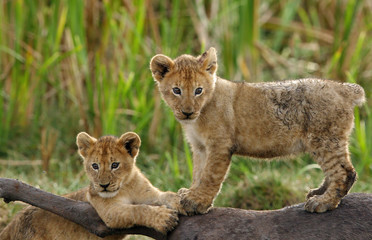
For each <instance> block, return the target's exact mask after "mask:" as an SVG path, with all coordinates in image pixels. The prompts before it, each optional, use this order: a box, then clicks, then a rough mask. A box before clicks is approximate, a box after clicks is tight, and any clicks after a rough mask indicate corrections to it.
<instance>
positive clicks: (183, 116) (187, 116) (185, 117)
mask: <svg viewBox="0 0 372 240" xmlns="http://www.w3.org/2000/svg"><path fill="white" fill-rule="evenodd" d="M175 117H176V118H177V119H178V120H180V121H193V120H195V119H197V118H198V117H199V114H198V113H196V112H192V113H185V112H181V113H179V114H175Z"/></svg>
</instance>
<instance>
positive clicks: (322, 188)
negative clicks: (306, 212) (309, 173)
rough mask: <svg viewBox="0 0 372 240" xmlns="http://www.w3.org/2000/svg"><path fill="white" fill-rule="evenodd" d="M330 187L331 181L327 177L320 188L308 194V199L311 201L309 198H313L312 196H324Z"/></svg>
mask: <svg viewBox="0 0 372 240" xmlns="http://www.w3.org/2000/svg"><path fill="white" fill-rule="evenodd" d="M328 186H329V179H328V177H325V178H324V180H323V182H322V184H321V185H320V186H319V187H318V188H315V189H311V190H310V191H309V192H308V193H307V195H306V199H309V198H311V197H312V196H315V195H322V194H323V193H324V192H325V191H326V190H327V188H328Z"/></svg>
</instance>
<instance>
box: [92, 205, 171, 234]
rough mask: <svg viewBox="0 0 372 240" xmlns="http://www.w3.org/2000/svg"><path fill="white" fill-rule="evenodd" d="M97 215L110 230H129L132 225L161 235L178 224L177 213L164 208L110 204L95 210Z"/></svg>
mask: <svg viewBox="0 0 372 240" xmlns="http://www.w3.org/2000/svg"><path fill="white" fill-rule="evenodd" d="M91 204H92V205H93V207H94V208H95V209H96V210H97V213H98V215H99V216H100V217H101V218H102V220H103V221H104V222H105V224H106V225H107V226H108V227H110V228H130V227H133V226H134V225H140V226H146V227H150V228H153V229H155V230H157V231H158V232H161V233H164V234H165V233H166V232H168V231H170V230H172V229H173V228H174V227H175V226H176V225H177V224H178V216H177V211H175V210H173V209H169V208H167V207H166V206H151V205H144V204H142V205H129V204H119V203H115V204H111V205H106V206H107V207H105V208H102V207H101V208H96V207H95V206H94V205H95V204H94V203H93V202H92V201H91Z"/></svg>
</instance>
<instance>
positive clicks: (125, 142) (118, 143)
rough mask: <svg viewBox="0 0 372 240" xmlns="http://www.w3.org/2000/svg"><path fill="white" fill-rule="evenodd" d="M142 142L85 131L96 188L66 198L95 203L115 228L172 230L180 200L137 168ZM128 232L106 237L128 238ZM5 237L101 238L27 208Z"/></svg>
mask: <svg viewBox="0 0 372 240" xmlns="http://www.w3.org/2000/svg"><path fill="white" fill-rule="evenodd" d="M140 144H141V141H140V138H139V136H138V135H137V134H135V133H133V132H128V133H125V134H123V135H122V136H121V137H120V138H116V137H112V136H105V137H101V138H99V139H98V140H97V139H95V138H93V137H91V136H89V135H88V134H87V133H84V132H82V133H79V135H78V136H77V145H78V147H79V154H80V155H81V157H82V158H83V159H84V167H85V171H86V173H87V175H88V178H89V180H90V186H89V187H87V188H84V189H81V190H80V191H78V192H76V193H71V194H69V195H67V196H66V197H68V198H71V199H75V200H79V201H87V202H89V203H90V204H91V205H92V206H93V207H94V208H95V210H96V211H97V213H98V215H99V216H100V217H101V218H102V220H103V221H104V222H105V224H106V225H107V226H108V227H110V228H130V227H132V226H134V225H141V226H147V227H150V228H154V229H155V230H157V231H159V232H162V233H166V232H167V231H169V230H171V229H173V228H174V227H175V226H176V225H177V222H178V216H177V210H178V209H180V199H179V197H178V196H177V194H176V193H172V192H161V191H159V190H158V189H157V188H155V187H154V186H152V185H151V183H150V182H149V180H147V178H146V177H145V176H144V175H143V174H142V173H141V172H140V170H139V169H138V168H137V167H136V166H135V159H136V157H137V154H138V151H139V147H140ZM123 237H124V236H123V235H113V236H108V237H106V238H105V239H122V238H123ZM0 239H1V240H31V239H32V240H37V239H54V240H59V239H60V240H62V239H69V240H74V239H87V240H88V239H101V238H99V237H97V236H96V235H93V234H91V233H89V232H88V231H87V230H85V229H84V228H83V227H81V226H80V225H78V224H75V223H73V222H70V221H68V220H66V219H64V218H62V217H59V216H57V215H55V214H53V213H50V212H48V211H45V210H42V209H40V208H36V207H31V206H30V207H27V208H26V209H24V210H23V211H22V212H20V213H19V214H18V215H17V216H16V217H15V218H14V219H13V221H12V222H11V223H10V224H9V225H8V226H7V227H6V228H5V229H4V230H3V231H2V232H1V233H0Z"/></svg>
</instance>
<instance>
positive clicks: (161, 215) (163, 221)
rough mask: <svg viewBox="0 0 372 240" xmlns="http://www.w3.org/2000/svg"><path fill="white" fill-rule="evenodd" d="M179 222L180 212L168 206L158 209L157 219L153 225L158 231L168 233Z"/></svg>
mask: <svg viewBox="0 0 372 240" xmlns="http://www.w3.org/2000/svg"><path fill="white" fill-rule="evenodd" d="M177 224H178V213H177V211H176V210H174V209H170V208H167V207H166V206H161V207H158V209H157V211H156V218H155V221H154V222H153V223H152V224H151V227H152V228H154V229H155V230H156V231H158V232H161V233H163V234H166V233H167V232H169V231H171V230H173V229H174V228H175V227H176V226H177Z"/></svg>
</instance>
